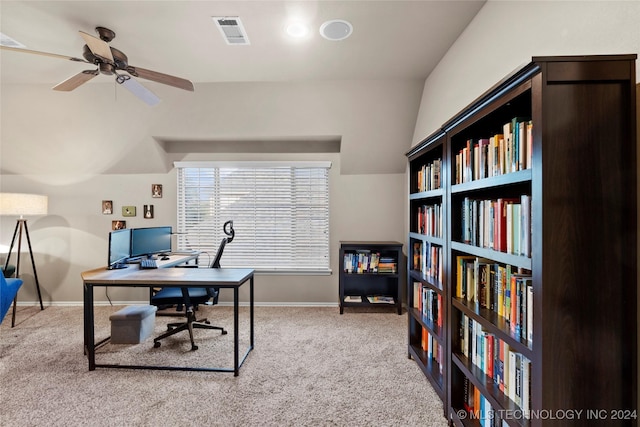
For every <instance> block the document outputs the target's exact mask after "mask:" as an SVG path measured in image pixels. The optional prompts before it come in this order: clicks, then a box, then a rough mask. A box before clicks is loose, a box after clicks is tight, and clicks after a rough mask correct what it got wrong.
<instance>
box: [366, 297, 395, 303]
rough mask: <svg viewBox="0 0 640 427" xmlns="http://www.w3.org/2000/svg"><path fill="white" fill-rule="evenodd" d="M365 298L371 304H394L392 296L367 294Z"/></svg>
mask: <svg viewBox="0 0 640 427" xmlns="http://www.w3.org/2000/svg"><path fill="white" fill-rule="evenodd" d="M367 300H368V301H369V302H370V303H371V304H395V300H394V299H393V297H390V296H386V295H369V296H367Z"/></svg>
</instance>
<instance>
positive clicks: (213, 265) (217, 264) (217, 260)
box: [211, 221, 236, 268]
mask: <svg viewBox="0 0 640 427" xmlns="http://www.w3.org/2000/svg"><path fill="white" fill-rule="evenodd" d="M227 227H228V228H229V229H228V230H227ZM222 229H223V230H224V234H226V235H227V236H228V237H225V238H223V239H222V241H221V242H220V246H219V247H218V252H217V253H216V257H215V258H214V259H213V262H212V263H211V268H220V259H221V258H222V253H223V252H224V247H225V246H226V245H227V243H231V242H232V241H233V238H234V237H235V236H236V232H235V230H234V229H233V221H227V222H225V223H224V225H223V226H222Z"/></svg>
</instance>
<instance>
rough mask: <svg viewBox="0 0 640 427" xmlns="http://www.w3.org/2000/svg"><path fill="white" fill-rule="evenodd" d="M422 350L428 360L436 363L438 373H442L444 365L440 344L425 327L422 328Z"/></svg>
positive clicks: (443, 355)
mask: <svg viewBox="0 0 640 427" xmlns="http://www.w3.org/2000/svg"><path fill="white" fill-rule="evenodd" d="M421 345H422V350H423V351H424V352H425V354H426V356H427V359H428V360H435V361H436V362H437V363H438V367H439V372H440V375H442V372H443V367H444V358H445V354H444V351H443V349H442V346H441V345H440V344H439V343H438V340H437V339H436V338H435V337H434V336H433V335H431V334H430V333H429V331H428V330H427V329H425V328H422V341H421Z"/></svg>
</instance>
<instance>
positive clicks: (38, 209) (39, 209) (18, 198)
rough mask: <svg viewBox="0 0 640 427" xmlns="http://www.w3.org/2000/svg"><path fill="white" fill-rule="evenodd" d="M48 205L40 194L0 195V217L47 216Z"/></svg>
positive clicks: (45, 198)
mask: <svg viewBox="0 0 640 427" xmlns="http://www.w3.org/2000/svg"><path fill="white" fill-rule="evenodd" d="M48 204H49V198H48V197H47V196H42V195H39V194H24V193H0V215H20V216H22V215H46V214H47V207H48Z"/></svg>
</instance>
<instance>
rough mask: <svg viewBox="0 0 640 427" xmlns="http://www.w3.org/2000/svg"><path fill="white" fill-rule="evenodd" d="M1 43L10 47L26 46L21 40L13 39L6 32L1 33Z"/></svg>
mask: <svg viewBox="0 0 640 427" xmlns="http://www.w3.org/2000/svg"><path fill="white" fill-rule="evenodd" d="M0 45H2V46H8V47H21V48H25V47H26V46H25V45H23V44H22V43H20V42H19V41H17V40H15V39H12V38H11V37H9V36H8V35H6V34H4V33H0Z"/></svg>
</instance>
